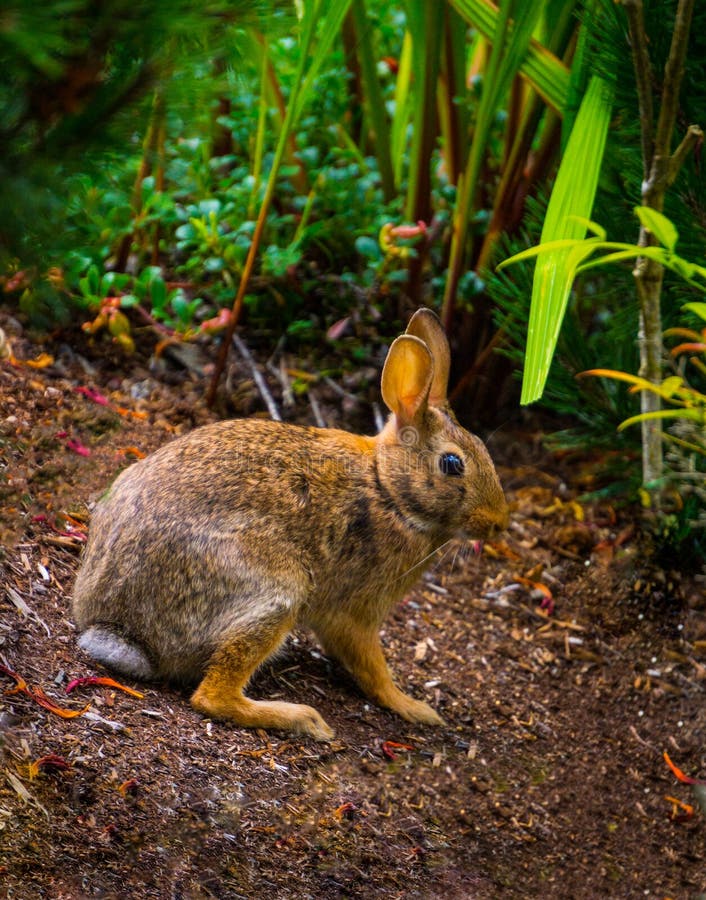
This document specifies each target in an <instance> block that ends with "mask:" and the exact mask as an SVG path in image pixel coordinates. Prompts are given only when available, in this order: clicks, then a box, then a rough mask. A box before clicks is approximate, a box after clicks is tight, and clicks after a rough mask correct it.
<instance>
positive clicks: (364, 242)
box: [355, 234, 382, 262]
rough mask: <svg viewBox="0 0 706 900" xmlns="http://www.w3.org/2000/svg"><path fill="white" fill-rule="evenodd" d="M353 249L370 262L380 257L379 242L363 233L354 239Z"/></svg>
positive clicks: (376, 260) (377, 260)
mask: <svg viewBox="0 0 706 900" xmlns="http://www.w3.org/2000/svg"><path fill="white" fill-rule="evenodd" d="M355 249H356V250H357V251H358V253H360V255H361V256H364V257H365V258H366V259H369V260H371V261H372V262H379V261H380V260H381V259H382V251H381V250H380V244H379V243H378V242H377V241H376V240H374V239H373V238H371V237H368V236H367V235H365V234H363V235H361V236H360V237H357V238H356V239H355Z"/></svg>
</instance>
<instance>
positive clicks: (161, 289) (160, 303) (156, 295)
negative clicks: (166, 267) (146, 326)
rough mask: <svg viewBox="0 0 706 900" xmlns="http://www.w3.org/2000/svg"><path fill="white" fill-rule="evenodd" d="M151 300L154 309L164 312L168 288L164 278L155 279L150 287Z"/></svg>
mask: <svg viewBox="0 0 706 900" xmlns="http://www.w3.org/2000/svg"><path fill="white" fill-rule="evenodd" d="M150 299H151V301H152V307H153V308H154V309H158V310H162V309H164V307H165V304H166V302H167V286H166V284H165V283H164V281H163V279H162V278H155V279H154V281H153V282H152V284H151V286H150Z"/></svg>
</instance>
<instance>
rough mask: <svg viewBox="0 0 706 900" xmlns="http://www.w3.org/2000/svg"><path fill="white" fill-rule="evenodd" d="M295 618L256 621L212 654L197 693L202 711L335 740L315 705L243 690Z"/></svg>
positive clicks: (196, 703) (194, 703)
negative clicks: (266, 697)
mask: <svg viewBox="0 0 706 900" xmlns="http://www.w3.org/2000/svg"><path fill="white" fill-rule="evenodd" d="M292 625H293V622H292V621H291V620H289V619H288V620H287V621H278V622H276V623H264V622H257V623H252V624H250V625H248V626H246V627H245V628H243V629H242V630H240V631H239V632H237V633H235V634H230V635H228V637H227V638H226V640H225V641H224V642H223V644H221V646H220V647H219V648H218V650H216V652H215V653H214V654H213V656H212V657H211V659H210V661H209V663H208V667H207V669H206V674H205V676H204V678H203V681H202V682H201V683H200V684H199V686H198V688H197V689H196V691H195V692H194V694H193V696H192V697H191V705H192V706H193V707H194V709H196V710H198V712H201V713H203V714H204V715H207V716H211V717H213V718H214V719H229V720H231V721H232V722H235V723H236V724H238V725H242V726H245V727H247V728H274V729H282V730H284V731H294V732H297V733H299V734H308V735H310V736H311V737H313V738H315V739H316V740H318V741H329V740H331V738H332V737H333V731H332V730H331V729H330V728H329V727H328V725H327V724H326V722H325V721H324V720H323V719H322V717H321V716H320V715H319V713H318V712H317V711H316V710H315V709H312V707H310V706H304V705H303V704H299V703H283V702H280V701H276V700H251V699H250V698H249V697H246V696H245V695H244V694H243V690H244V688H245V686H246V685H247V683H248V681H249V680H250V677H251V675H252V674H253V672H254V671H255V670H256V669H257V667H258V666H259V665H261V663H263V662H264V661H265V660H266V659H268V657H270V656H272V654H273V653H274V652H275V651H276V650H277V648H278V647H279V646H280V644H281V643H282V641H283V640H284V639H285V637H286V636H287V634H289V632H290V631H291V628H292Z"/></svg>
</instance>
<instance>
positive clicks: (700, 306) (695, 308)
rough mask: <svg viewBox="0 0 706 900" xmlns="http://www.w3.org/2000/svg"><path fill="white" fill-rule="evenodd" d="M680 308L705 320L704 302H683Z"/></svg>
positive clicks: (705, 308)
mask: <svg viewBox="0 0 706 900" xmlns="http://www.w3.org/2000/svg"><path fill="white" fill-rule="evenodd" d="M682 309H686V310H687V311H688V312H693V313H694V314H695V315H697V316H698V317H699V318H700V319H703V321H704V322H706V303H685V304H684V306H682Z"/></svg>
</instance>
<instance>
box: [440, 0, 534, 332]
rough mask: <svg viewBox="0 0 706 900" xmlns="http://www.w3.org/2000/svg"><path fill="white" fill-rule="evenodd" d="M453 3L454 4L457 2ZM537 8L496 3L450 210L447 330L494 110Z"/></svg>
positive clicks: (517, 63) (514, 71)
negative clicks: (472, 127)
mask: <svg viewBox="0 0 706 900" xmlns="http://www.w3.org/2000/svg"><path fill="white" fill-rule="evenodd" d="M454 5H456V6H457V7H458V4H456V3H455V4H454ZM540 12H541V3H539V2H526V3H524V4H523V3H520V2H516V3H515V2H513V0H505V2H501V3H500V7H499V11H498V16H497V20H496V23H495V32H494V35H493V39H492V49H491V53H490V59H489V60H488V65H487V68H486V71H485V74H484V78H483V93H482V95H481V101H480V104H479V107H478V113H477V115H476V124H475V130H474V133H473V141H472V143H471V147H470V150H469V153H468V158H467V161H466V166H465V170H464V173H463V178H462V179H460V181H459V189H458V196H457V201H456V208H455V210H454V218H453V234H452V239H451V254H450V258H449V268H448V274H447V278H446V287H445V290H444V301H443V307H442V321H443V323H444V327H445V328H446V329H447V330H449V329H450V327H451V321H452V319H453V313H454V307H455V302H456V291H457V288H458V283H459V280H460V277H461V272H462V270H463V265H464V260H465V254H466V238H467V235H468V222H469V217H470V214H471V211H472V209H473V205H474V203H475V198H476V193H477V188H478V181H479V177H480V173H481V168H482V164H483V160H484V158H485V153H486V147H487V143H488V139H489V136H490V132H491V128H492V125H493V121H494V116H495V112H496V110H497V107H498V104H499V103H500V102H501V100H502V98H503V97H504V96H505V93H506V91H507V90H508V88H509V86H510V84H511V82H512V79H513V78H514V77H515V75H516V74H517V72H518V71H519V69H520V66H521V64H522V61H523V60H524V59H525V57H526V55H527V49H528V47H529V44H530V39H531V35H532V30H533V28H534V25H535V23H536V21H537V18H538V16H539V13H540ZM513 18H514V20H513Z"/></svg>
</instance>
